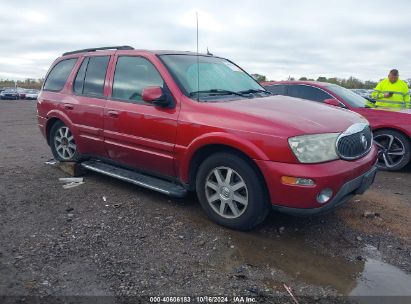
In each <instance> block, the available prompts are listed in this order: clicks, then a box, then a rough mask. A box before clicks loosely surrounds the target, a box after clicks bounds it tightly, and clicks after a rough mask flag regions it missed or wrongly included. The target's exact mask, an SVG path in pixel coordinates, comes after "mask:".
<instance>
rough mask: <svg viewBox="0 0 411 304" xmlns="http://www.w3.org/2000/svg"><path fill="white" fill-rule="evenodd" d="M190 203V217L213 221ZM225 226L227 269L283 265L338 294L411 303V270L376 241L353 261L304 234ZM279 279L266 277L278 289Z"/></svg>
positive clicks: (365, 300)
mask: <svg viewBox="0 0 411 304" xmlns="http://www.w3.org/2000/svg"><path fill="white" fill-rule="evenodd" d="M189 209H191V210H190V215H191V216H190V219H191V220H192V221H193V222H195V223H196V224H197V225H203V226H208V225H214V224H212V223H211V222H210V221H209V220H207V219H206V218H205V215H204V214H201V212H199V209H198V208H193V207H192V208H189ZM226 232H227V234H228V235H229V236H230V237H231V243H232V244H233V245H234V248H227V249H226V250H225V252H223V253H222V255H219V258H221V259H220V266H221V267H222V268H223V269H224V270H225V271H226V272H227V273H231V272H233V271H235V269H236V268H238V267H239V266H242V265H245V264H249V265H253V266H257V267H259V268H263V269H264V268H265V269H267V268H273V269H278V270H281V271H283V272H284V273H285V274H287V275H288V276H290V277H291V278H292V279H295V280H299V281H303V282H305V283H307V284H310V285H314V286H324V287H325V286H329V287H331V288H334V289H335V290H337V291H338V292H339V293H340V294H343V295H346V296H352V297H355V298H354V299H355V300H356V301H357V302H359V303H376V302H378V303H411V301H410V298H408V297H410V296H411V276H410V275H408V274H407V273H405V272H404V271H402V270H401V269H399V268H397V267H395V266H392V265H390V264H387V263H384V262H382V257H381V253H380V252H379V251H378V250H377V248H375V247H373V246H370V245H368V246H366V247H365V248H363V253H362V256H365V257H366V260H365V261H364V260H362V261H355V262H350V261H347V260H346V259H344V258H342V257H331V256H329V255H326V254H323V253H321V252H318V251H317V250H315V249H314V248H312V247H310V246H308V245H306V244H305V242H304V235H303V234H301V235H300V234H296V235H294V236H290V235H281V236H279V235H271V236H269V235H264V234H261V233H258V232H239V231H233V230H227V231H226ZM342 250H344V249H343V248H342ZM277 279H278V278H275V277H268V278H266V280H265V283H266V284H267V285H268V286H270V287H271V288H274V289H277V290H280V289H282V288H283V286H282V283H283V282H281V281H280V280H277ZM367 296H368V297H367ZM381 296H386V297H385V298H381ZM390 296H391V297H390ZM392 296H396V297H395V298H393V297H392ZM401 296H408V297H407V298H405V297H401ZM377 298H378V301H376V299H377ZM384 299H385V300H386V301H385V300H384ZM404 301H405V302H404Z"/></svg>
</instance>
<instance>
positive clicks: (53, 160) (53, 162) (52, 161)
mask: <svg viewBox="0 0 411 304" xmlns="http://www.w3.org/2000/svg"><path fill="white" fill-rule="evenodd" d="M44 164H46V165H49V166H55V165H56V164H57V160H55V159H54V158H52V159H49V160H48V161H46V162H44Z"/></svg>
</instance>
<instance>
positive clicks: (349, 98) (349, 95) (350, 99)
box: [327, 84, 372, 108]
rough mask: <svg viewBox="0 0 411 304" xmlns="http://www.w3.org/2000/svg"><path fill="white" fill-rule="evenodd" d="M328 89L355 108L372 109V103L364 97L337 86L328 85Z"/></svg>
mask: <svg viewBox="0 0 411 304" xmlns="http://www.w3.org/2000/svg"><path fill="white" fill-rule="evenodd" d="M327 89H329V90H330V91H332V92H333V93H334V94H336V95H338V96H339V97H341V98H342V99H344V100H345V101H346V102H347V103H348V104H349V105H350V106H352V107H353V108H366V107H372V105H371V104H370V102H368V101H367V100H366V99H365V98H364V97H361V96H360V95H358V94H356V93H353V92H351V91H350V90H348V89H346V88H343V87H340V86H338V85H335V84H329V85H327Z"/></svg>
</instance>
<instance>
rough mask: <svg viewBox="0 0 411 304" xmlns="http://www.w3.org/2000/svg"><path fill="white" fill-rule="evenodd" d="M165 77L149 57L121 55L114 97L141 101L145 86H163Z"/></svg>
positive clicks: (118, 62) (115, 75)
mask: <svg viewBox="0 0 411 304" xmlns="http://www.w3.org/2000/svg"><path fill="white" fill-rule="evenodd" d="M163 84H164V82H163V79H162V78H161V76H160V74H159V73H158V71H157V70H156V68H155V67H154V66H153V64H152V63H151V62H149V61H148V60H147V59H144V58H141V57H129V56H121V57H119V58H118V60H117V65H116V71H115V73H114V83H113V94H112V97H113V98H118V99H124V100H134V101H141V100H142V99H141V92H142V91H143V89H144V88H145V87H150V86H160V87H163Z"/></svg>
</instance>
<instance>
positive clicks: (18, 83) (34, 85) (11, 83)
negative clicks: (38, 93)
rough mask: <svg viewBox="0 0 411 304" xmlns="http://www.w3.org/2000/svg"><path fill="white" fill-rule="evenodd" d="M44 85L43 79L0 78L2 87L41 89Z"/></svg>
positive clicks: (0, 86)
mask: <svg viewBox="0 0 411 304" xmlns="http://www.w3.org/2000/svg"><path fill="white" fill-rule="evenodd" d="M42 85H43V79H33V78H27V79H25V80H10V79H0V88H14V87H18V88H24V89H37V90H39V89H40V88H41V86H42Z"/></svg>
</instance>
